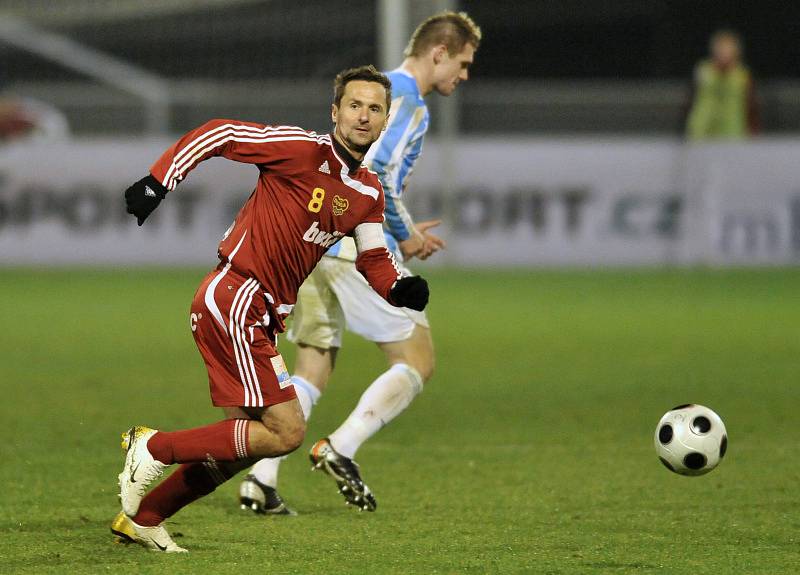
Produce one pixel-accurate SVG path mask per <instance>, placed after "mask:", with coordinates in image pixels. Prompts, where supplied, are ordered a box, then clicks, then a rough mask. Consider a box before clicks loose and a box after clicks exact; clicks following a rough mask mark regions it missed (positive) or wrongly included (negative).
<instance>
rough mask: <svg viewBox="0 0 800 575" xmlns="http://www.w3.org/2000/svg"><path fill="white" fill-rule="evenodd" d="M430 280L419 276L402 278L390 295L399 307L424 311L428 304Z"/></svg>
mask: <svg viewBox="0 0 800 575" xmlns="http://www.w3.org/2000/svg"><path fill="white" fill-rule="evenodd" d="M429 295H430V292H429V291H428V282H426V281H425V280H424V279H423V278H421V277H419V276H410V277H406V278H400V279H399V280H397V281H396V282H394V285H393V286H392V289H391V291H390V292H389V297H390V298H391V299H392V301H393V302H394V303H395V305H396V306H397V307H407V308H410V309H414V310H417V311H422V310H424V309H425V306H426V305H428V296H429Z"/></svg>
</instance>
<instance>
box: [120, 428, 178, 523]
mask: <svg viewBox="0 0 800 575" xmlns="http://www.w3.org/2000/svg"><path fill="white" fill-rule="evenodd" d="M156 433H158V430H155V429H150V428H149V427H144V426H141V425H138V426H136V427H131V428H130V429H129V430H128V431H127V432H125V433H123V434H122V449H125V450H127V453H126V455H125V467H124V468H123V469H122V473H120V474H119V499H120V502H121V503H122V510H123V511H124V512H125V514H126V515H128V516H130V517H134V516H135V515H136V513H137V512H138V511H139V503H141V501H142V497H144V494H145V492H146V491H147V488H148V487H150V485H152V483H153V482H154V481H155V480H156V479H158V478H159V477H161V474H162V473H164V470H165V469H166V468H167V467H168V466H167V465H165V464H163V463H161V462H160V461H158V460H157V459H154V458H153V456H152V455H151V454H150V451H149V450H148V449H147V441H148V440H149V439H150V438H151V437H153V436H154V435H155V434H156Z"/></svg>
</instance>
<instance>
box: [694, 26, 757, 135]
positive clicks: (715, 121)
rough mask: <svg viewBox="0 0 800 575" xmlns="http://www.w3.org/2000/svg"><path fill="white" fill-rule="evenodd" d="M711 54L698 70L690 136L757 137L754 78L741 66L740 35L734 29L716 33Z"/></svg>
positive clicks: (698, 66) (700, 64) (712, 37)
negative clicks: (755, 135)
mask: <svg viewBox="0 0 800 575" xmlns="http://www.w3.org/2000/svg"><path fill="white" fill-rule="evenodd" d="M710 51H711V54H710V58H709V59H707V60H702V61H701V62H700V63H699V64H697V66H696V67H695V71H694V82H693V85H692V88H693V90H692V91H693V96H692V98H691V109H690V111H689V116H688V121H687V124H686V134H687V137H688V138H689V139H690V140H707V139H728V140H741V139H744V138H747V137H749V136H752V135H754V134H757V133H758V130H759V118H758V108H757V106H756V99H755V92H754V87H753V79H752V77H751V75H750V71H749V70H748V68H747V67H746V66H745V65H744V64H743V63H742V42H741V39H740V37H739V35H738V34H737V33H736V32H733V31H731V30H720V31H718V32H716V33H714V35H713V36H711V43H710Z"/></svg>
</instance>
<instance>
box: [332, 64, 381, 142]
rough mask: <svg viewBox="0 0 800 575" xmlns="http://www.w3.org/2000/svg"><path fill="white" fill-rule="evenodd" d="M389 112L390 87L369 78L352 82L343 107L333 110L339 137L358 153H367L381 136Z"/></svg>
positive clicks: (346, 89)
mask: <svg viewBox="0 0 800 575" xmlns="http://www.w3.org/2000/svg"><path fill="white" fill-rule="evenodd" d="M388 113H389V111H388V110H387V109H386V89H385V88H384V87H383V86H381V85H380V84H378V83H377V82H368V81H366V80H353V81H352V82H348V83H347V85H346V86H345V87H344V94H343V95H342V101H341V102H340V103H339V106H338V107H337V106H336V105H335V104H334V105H333V109H332V110H331V116H332V118H333V122H334V124H336V129H335V134H336V136H338V138H339V140H340V141H341V142H342V143H343V144H344V145H345V146H347V147H348V148H349V149H350V151H352V152H355V153H357V154H365V153H366V152H367V150H369V147H370V146H371V145H372V143H373V142H375V140H377V139H378V138H379V137H380V135H381V132H382V131H383V130H384V128H386V119H387V116H388Z"/></svg>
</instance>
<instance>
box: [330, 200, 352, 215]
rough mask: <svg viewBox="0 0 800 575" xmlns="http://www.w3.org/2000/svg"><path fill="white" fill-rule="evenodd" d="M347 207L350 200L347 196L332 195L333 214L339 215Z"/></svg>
mask: <svg viewBox="0 0 800 575" xmlns="http://www.w3.org/2000/svg"><path fill="white" fill-rule="evenodd" d="M349 207H350V202H348V201H347V198H342V197H340V196H333V215H334V216H341V215H342V214H343V213H345V212H346V211H347V208H349Z"/></svg>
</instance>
